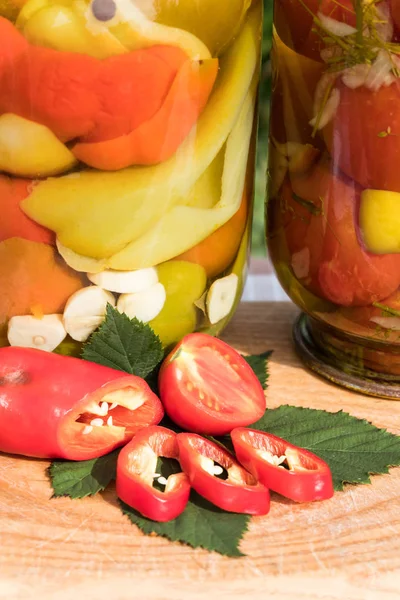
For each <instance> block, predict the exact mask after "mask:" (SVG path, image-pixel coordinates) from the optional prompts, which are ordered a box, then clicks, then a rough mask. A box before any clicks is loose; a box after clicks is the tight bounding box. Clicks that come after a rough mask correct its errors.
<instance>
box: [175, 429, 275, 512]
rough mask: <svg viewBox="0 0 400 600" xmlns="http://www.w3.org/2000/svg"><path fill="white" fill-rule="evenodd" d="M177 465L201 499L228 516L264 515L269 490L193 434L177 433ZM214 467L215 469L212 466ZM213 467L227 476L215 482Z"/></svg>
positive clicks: (216, 446)
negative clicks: (221, 470)
mask: <svg viewBox="0 0 400 600" xmlns="http://www.w3.org/2000/svg"><path fill="white" fill-rule="evenodd" d="M177 440H178V446H179V462H180V464H181V467H182V469H183V471H184V472H185V473H186V474H187V475H188V477H189V480H190V484H191V486H192V487H193V489H194V490H196V492H197V493H198V494H200V496H203V497H204V498H206V500H208V501H209V502H211V503H212V504H215V506H218V507H219V508H222V509H223V510H226V511H228V512H236V513H246V514H249V515H266V514H267V513H268V512H269V508H270V497H269V490H268V489H267V488H266V487H265V486H264V485H262V484H261V483H259V482H258V481H257V479H256V478H255V477H253V475H251V474H250V473H248V472H247V471H246V470H245V469H244V468H243V467H242V466H241V465H240V464H239V463H238V462H237V460H236V459H235V458H234V456H233V455H232V454H231V453H230V452H228V450H226V449H225V448H223V447H222V446H220V445H219V444H216V443H214V442H212V441H211V440H208V439H206V438H203V437H201V436H200V435H197V434H195V433H179V434H178V435H177ZM215 463H217V465H215ZM216 466H217V468H218V467H222V468H223V469H224V470H225V471H226V472H227V479H225V480H224V479H218V478H217V477H216V476H215V475H216V474H217V473H218V472H220V469H219V471H217V470H216Z"/></svg>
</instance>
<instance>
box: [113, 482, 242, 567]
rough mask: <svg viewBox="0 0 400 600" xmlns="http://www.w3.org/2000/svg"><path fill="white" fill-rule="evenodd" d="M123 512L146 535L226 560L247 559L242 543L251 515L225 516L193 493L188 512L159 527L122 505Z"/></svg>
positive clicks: (157, 524) (187, 508)
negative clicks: (161, 538)
mask: <svg viewBox="0 0 400 600" xmlns="http://www.w3.org/2000/svg"><path fill="white" fill-rule="evenodd" d="M120 504H121V508H122V512H123V513H124V514H125V515H127V517H129V519H130V520H131V521H132V523H134V525H137V526H138V527H139V529H141V530H142V531H143V532H144V533H145V534H147V535H150V534H154V533H155V534H157V535H161V536H162V537H166V538H168V539H169V540H172V541H173V542H176V541H178V542H183V543H184V544H188V545H189V546H192V547H193V548H198V547H201V548H205V549H206V550H210V551H215V552H219V554H224V555H225V556H232V557H238V556H243V553H242V552H241V551H240V550H239V543H240V540H241V539H242V537H243V534H244V533H245V532H246V531H247V527H248V524H249V521H250V517H249V516H248V515H239V514H236V513H227V512H224V511H222V510H220V509H218V508H216V507H215V506H213V505H212V504H210V503H209V502H207V500H204V498H201V497H200V496H199V495H198V494H196V493H195V492H192V494H191V499H190V501H189V502H188V504H187V506H186V509H185V511H184V512H183V513H182V514H181V515H179V517H177V518H176V519H174V520H173V521H168V522H167V523H156V522H155V521H150V520H149V519H146V518H144V517H142V516H141V515H140V514H139V513H137V512H136V511H135V510H133V509H132V508H130V507H129V506H127V505H126V504H124V503H123V502H120Z"/></svg>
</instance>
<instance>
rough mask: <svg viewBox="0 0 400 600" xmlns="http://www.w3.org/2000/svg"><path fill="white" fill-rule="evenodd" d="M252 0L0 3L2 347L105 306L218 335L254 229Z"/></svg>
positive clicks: (66, 330) (77, 340) (257, 4)
mask: <svg viewBox="0 0 400 600" xmlns="http://www.w3.org/2000/svg"><path fill="white" fill-rule="evenodd" d="M261 22H262V2H261V0H253V1H252V0H221V1H220V2H218V3H217V4H216V3H215V0H198V1H197V2H192V0H92V1H91V2H89V1H88V0H0V40H1V48H0V171H1V174H0V206H1V209H2V218H1V224H0V235H1V237H0V278H1V292H0V299H1V300H0V328H1V329H0V330H1V344H2V345H6V344H11V345H18V346H26V347H35V348H39V349H42V350H47V351H56V352H68V353H70V352H77V351H79V348H80V345H81V344H82V343H83V342H84V341H85V340H86V339H87V338H88V336H89V335H90V334H91V333H92V332H93V331H94V330H95V329H96V328H97V327H98V326H99V325H100V324H101V322H102V321H103V319H104V315H105V310H106V305H107V303H111V304H112V305H113V306H116V307H117V309H118V310H120V311H121V312H124V313H126V314H127V315H128V316H129V317H131V318H133V317H137V318H138V319H139V320H141V321H144V322H147V323H149V324H150V325H151V327H152V328H153V329H154V330H155V332H156V333H157V334H158V335H159V336H160V337H161V340H162V342H163V344H164V346H165V347H168V346H170V345H171V344H173V343H175V342H177V341H178V340H179V339H180V338H182V337H183V336H184V335H185V334H187V333H190V332H192V331H195V330H201V331H207V332H211V333H212V334H215V335H217V334H218V333H219V332H220V331H221V329H222V328H223V327H224V326H225V324H226V323H227V321H228V320H229V318H230V317H231V315H232V314H233V311H234V309H235V307H236V305H237V303H238V301H239V299H240V296H241V292H242V288H243V284H244V278H245V272H246V264H247V257H248V248H249V231H250V227H251V212H252V196H253V179H254V162H255V161H254V157H255V131H256V128H255V124H256V116H255V113H256V96H257V87H258V79H259V61H260V45H261V44H260V38H261V36H260V31H261Z"/></svg>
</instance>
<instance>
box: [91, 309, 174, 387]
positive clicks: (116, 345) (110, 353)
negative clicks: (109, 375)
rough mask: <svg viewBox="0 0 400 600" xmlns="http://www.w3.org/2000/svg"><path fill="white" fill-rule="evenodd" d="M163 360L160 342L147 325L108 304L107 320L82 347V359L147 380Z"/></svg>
mask: <svg viewBox="0 0 400 600" xmlns="http://www.w3.org/2000/svg"><path fill="white" fill-rule="evenodd" d="M163 357H164V352H163V349H162V344H161V340H160V338H159V337H158V336H157V335H156V334H155V333H154V331H153V330H152V329H151V327H150V326H149V325H146V324H144V323H142V322H141V321H138V319H130V318H129V317H128V316H127V315H125V314H123V313H120V312H119V311H118V310H116V309H115V308H113V307H112V306H111V305H110V304H108V305H107V315H106V319H105V320H104V322H103V323H102V325H101V326H100V328H99V330H98V331H97V332H95V333H93V334H92V336H91V337H90V339H89V342H88V343H86V344H85V346H84V348H83V352H82V358H84V359H86V360H90V361H92V362H95V363H97V364H99V365H104V366H106V367H112V368H113V369H118V370H120V371H125V372H126V373H130V374H131V375H138V376H139V377H143V378H145V377H147V376H148V375H150V373H152V372H153V371H154V369H155V368H156V367H157V365H158V364H159V363H160V362H161V360H162V359H163Z"/></svg>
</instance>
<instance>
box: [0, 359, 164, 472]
mask: <svg viewBox="0 0 400 600" xmlns="http://www.w3.org/2000/svg"><path fill="white" fill-rule="evenodd" d="M163 414H164V413H163V408H162V405H161V402H160V400H159V399H158V398H157V396H156V395H155V394H153V392H152V391H151V390H150V388H149V386H148V385H147V383H146V382H145V381H144V380H143V379H141V378H140V377H136V376H134V375H128V374H126V373H123V372H121V371H117V370H114V369H110V368H108V367H103V366H101V365H97V364H95V363H92V362H89V361H86V360H81V359H79V358H71V357H67V356H60V355H57V354H50V353H47V352H44V351H42V350H34V349H31V348H18V347H6V348H0V451H2V452H9V453H13V454H25V455H26V456H33V457H39V458H66V459H70V460H86V459H90V458H95V457H98V456H102V455H103V454H106V453H108V452H110V451H111V450H113V449H114V448H117V447H118V446H121V445H123V444H125V443H126V442H127V441H129V440H130V439H131V438H132V437H133V436H134V435H135V433H136V432H137V431H138V430H139V429H141V428H142V427H145V426H147V425H153V424H157V423H159V422H160V420H161V419H162V417H163Z"/></svg>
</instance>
